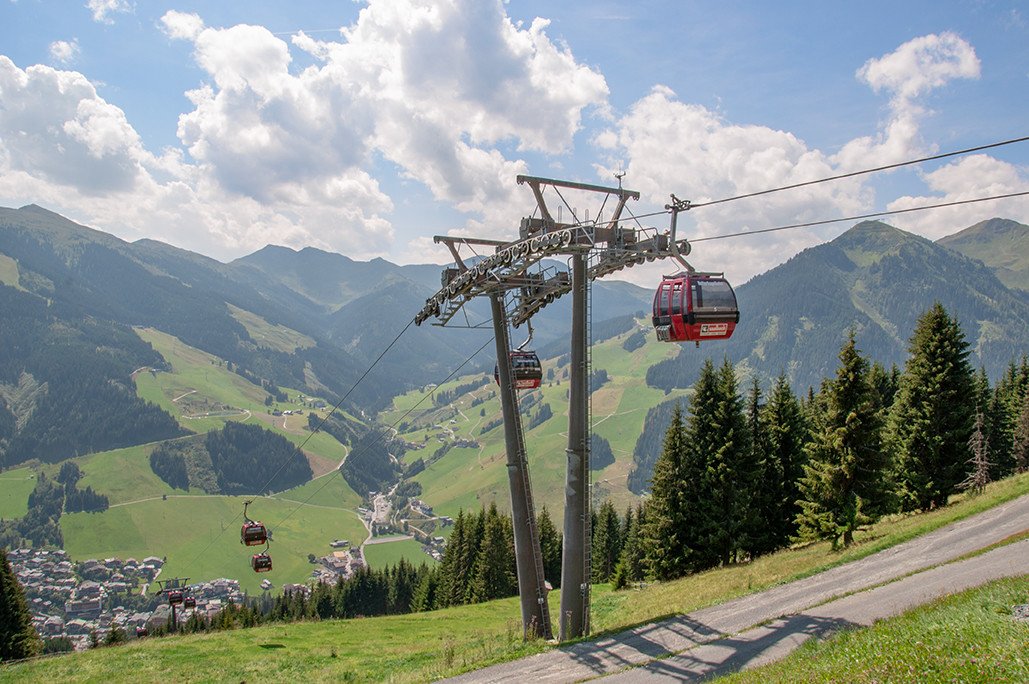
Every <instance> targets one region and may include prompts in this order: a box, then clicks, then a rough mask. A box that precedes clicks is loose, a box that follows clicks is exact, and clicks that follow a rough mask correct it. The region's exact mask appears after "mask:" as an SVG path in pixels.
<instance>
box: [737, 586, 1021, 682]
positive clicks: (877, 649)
mask: <svg viewBox="0 0 1029 684" xmlns="http://www.w3.org/2000/svg"><path fill="white" fill-rule="evenodd" d="M1027 596H1029V576H1023V577H1020V578H1013V579H1006V580H999V581H996V582H991V583H990V584H987V585H985V586H983V587H979V588H977V589H972V590H969V591H965V592H962V593H960V594H955V595H954V596H948V597H946V598H943V599H940V600H938V601H934V602H933V603H931V604H929V605H926V606H922V607H920V608H916V609H915V610H912V611H910V612H908V613H905V614H904V615H901V616H899V617H895V618H891V619H889V620H883V621H882V622H879V623H876V624H875V625H873V626H872V627H869V628H868V629H861V630H854V631H846V632H843V633H841V634H837V635H835V636H834V637H832V638H831V639H828V640H826V641H815V640H811V641H809V642H808V643H806V644H804V645H803V646H802V647H801V648H800V649H798V650H797V651H796V652H795V653H793V654H792V655H790V656H789V657H787V658H786V659H784V660H782V661H780V662H778V663H774V664H772V665H767V666H765V667H760V668H756V669H754V670H750V671H748V672H743V673H739V674H736V675H732V676H731V677H727V678H725V679H720V680H719V681H724V682H726V683H727V684H744V683H746V682H753V683H754V684H772V683H775V682H784V683H785V682H789V683H791V684H792V683H793V682H855V683H859V682H868V683H869V684H871V683H872V682H910V683H911V684H931V683H934V682H940V683H942V682H1012V683H1014V682H1029V624H1027V623H1026V622H1017V621H1016V620H1015V619H1014V618H1013V615H1012V607H1013V606H1016V605H1021V604H1024V603H1026V599H1027Z"/></svg>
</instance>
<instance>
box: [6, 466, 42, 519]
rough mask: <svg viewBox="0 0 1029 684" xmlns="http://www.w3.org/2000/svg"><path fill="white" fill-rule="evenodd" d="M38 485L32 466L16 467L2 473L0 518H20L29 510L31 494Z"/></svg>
mask: <svg viewBox="0 0 1029 684" xmlns="http://www.w3.org/2000/svg"><path fill="white" fill-rule="evenodd" d="M35 486H36V475H35V473H33V472H32V469H31V468H16V469H14V470H5V471H3V472H2V473H0V519H3V520H11V519H12V518H20V517H21V516H23V515H25V513H27V512H28V510H29V494H31V493H32V489H33V488H34V487H35Z"/></svg>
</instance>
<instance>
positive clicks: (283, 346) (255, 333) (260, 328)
mask: <svg viewBox="0 0 1029 684" xmlns="http://www.w3.org/2000/svg"><path fill="white" fill-rule="evenodd" d="M229 311H230V312H231V313H232V317H233V318H235V319H236V320H237V321H239V323H240V324H241V325H242V326H243V327H244V328H246V329H247V332H248V333H249V334H250V338H251V339H252V340H253V341H254V342H255V343H256V344H257V346H259V347H264V348H265V349H274V350H276V351H281V352H286V353H287V354H292V353H293V352H294V351H296V350H297V349H307V348H309V347H313V346H314V345H315V341H314V340H313V339H311V338H310V337H308V336H307V335H305V334H303V333H300V332H297V331H296V330H293V329H292V328H287V327H286V326H284V325H273V324H271V323H269V322H268V321H266V320H265V319H263V318H261V317H260V316H258V315H257V314H255V313H251V312H250V311H247V310H245V309H240V308H239V307H236V306H233V305H232V304H229Z"/></svg>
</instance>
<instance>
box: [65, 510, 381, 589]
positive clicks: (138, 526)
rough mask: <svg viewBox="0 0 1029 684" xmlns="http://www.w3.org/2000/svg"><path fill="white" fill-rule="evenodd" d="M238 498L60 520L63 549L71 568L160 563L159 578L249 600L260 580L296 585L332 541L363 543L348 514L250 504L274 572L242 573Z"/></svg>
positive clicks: (244, 556)
mask: <svg viewBox="0 0 1029 684" xmlns="http://www.w3.org/2000/svg"><path fill="white" fill-rule="evenodd" d="M243 500H244V499H243V498H242V497H227V496H191V495H181V494H177V495H170V496H169V497H168V499H167V500H163V499H162V498H161V497H158V498H155V499H147V500H143V501H140V502H137V503H127V504H121V505H116V506H113V507H111V508H110V509H109V510H107V511H105V512H104V513H72V514H67V515H64V516H62V518H61V531H62V532H63V534H64V539H65V549H66V550H67V551H68V553H69V554H70V555H71V557H72V558H73V559H74V560H84V559H86V558H104V557H111V556H114V557H118V558H128V557H134V558H143V557H145V556H149V555H157V556H162V557H167V559H168V560H167V564H166V565H165V567H164V569H163V571H162V576H168V577H179V576H188V577H191V578H193V579H194V580H208V579H214V578H217V577H232V578H235V579H239V580H240V584H241V586H242V587H244V588H246V589H249V590H250V591H251V593H254V592H258V591H259V588H258V587H259V584H260V581H261V580H262V579H265V578H268V579H270V580H271V581H272V582H273V583H275V584H276V585H277V586H280V585H282V584H283V583H285V582H304V581H306V580H307V579H308V576H309V575H310V572H311V566H310V565H309V564H308V562H307V554H309V553H313V554H315V555H316V556H321V555H324V554H325V553H327V552H328V551H329V550H330V549H329V542H330V541H332V540H333V539H337V538H344V539H352V540H353V539H364V537H365V533H364V526H363V525H362V524H361V522H360V520H359V519H358V518H357V515H356V514H355V513H354V512H353V511H349V510H345V509H343V508H330V507H326V506H312V505H307V506H299V505H298V504H296V503H293V502H292V501H284V500H279V499H275V498H264V497H262V498H258V499H256V500H255V502H254V504H253V505H252V506H251V508H250V513H251V516H252V517H255V518H259V519H260V520H261V521H263V522H264V523H265V524H267V525H268V526H269V527H270V528H271V529H272V533H273V542H272V544H271V555H272V559H273V560H274V564H275V567H274V570H273V571H272V572H271V573H268V574H264V575H256V574H254V573H253V572H251V571H250V568H249V565H248V564H249V560H250V554H251V553H253V552H254V550H249V551H248V550H247V549H246V548H245V547H243V546H241V545H240V543H239V527H240V525H241V524H242V512H243Z"/></svg>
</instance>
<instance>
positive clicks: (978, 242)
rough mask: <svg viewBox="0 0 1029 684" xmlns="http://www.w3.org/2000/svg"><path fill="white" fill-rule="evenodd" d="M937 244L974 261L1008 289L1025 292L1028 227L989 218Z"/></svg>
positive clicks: (1028, 277) (1027, 286)
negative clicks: (980, 263) (988, 268)
mask: <svg viewBox="0 0 1029 684" xmlns="http://www.w3.org/2000/svg"><path fill="white" fill-rule="evenodd" d="M938 244H940V245H943V246H944V247H947V248H948V249H952V250H955V251H957V252H961V253H962V254H964V255H965V256H968V257H971V258H973V259H978V260H979V261H982V262H983V263H984V264H986V265H987V266H989V267H990V268H992V269H993V271H994V272H995V273H996V274H997V277H998V278H1000V280H1001V281H1002V282H1003V283H1004V284H1005V285H1007V286H1008V287H1012V288H1016V289H1019V290H1025V291H1029V226H1027V225H1026V224H1024V223H1019V222H1018V221H1012V220H1011V219H1003V218H991V219H987V220H985V221H980V222H979V223H976V224H975V225H973V226H969V227H968V228H965V229H964V230H962V231H959V232H957V233H954V234H953V235H948V236H947V237H944V238H940V239H939V241H938Z"/></svg>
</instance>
